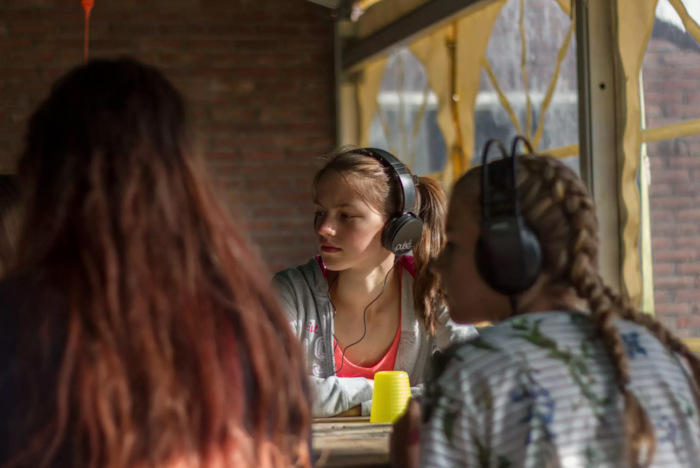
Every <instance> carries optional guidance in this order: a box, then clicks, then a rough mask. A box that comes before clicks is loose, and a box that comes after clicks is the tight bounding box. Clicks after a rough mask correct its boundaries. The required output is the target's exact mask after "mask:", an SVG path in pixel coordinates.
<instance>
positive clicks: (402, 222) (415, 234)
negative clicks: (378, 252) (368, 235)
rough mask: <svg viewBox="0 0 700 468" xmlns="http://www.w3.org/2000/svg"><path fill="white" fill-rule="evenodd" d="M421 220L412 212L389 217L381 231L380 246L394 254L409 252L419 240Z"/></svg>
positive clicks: (421, 229)
mask: <svg viewBox="0 0 700 468" xmlns="http://www.w3.org/2000/svg"><path fill="white" fill-rule="evenodd" d="M422 235H423V221H421V219H420V218H419V217H418V216H416V215H414V214H413V213H404V214H402V215H400V216H394V217H392V218H390V219H389V220H388V221H387V223H386V225H385V226H384V230H383V231H382V246H384V248H385V249H387V250H388V251H390V252H393V253H394V254H396V255H405V254H407V253H409V252H410V251H411V250H413V248H414V247H415V246H417V245H418V243H419V242H420V239H421V236H422Z"/></svg>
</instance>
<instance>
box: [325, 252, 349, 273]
mask: <svg viewBox="0 0 700 468" xmlns="http://www.w3.org/2000/svg"><path fill="white" fill-rule="evenodd" d="M321 259H322V260H323V264H324V265H326V268H327V269H329V270H331V271H341V270H346V269H347V268H348V265H347V263H348V262H347V261H344V260H343V259H342V258H338V256H337V255H333V254H331V255H328V254H324V253H323V252H321Z"/></svg>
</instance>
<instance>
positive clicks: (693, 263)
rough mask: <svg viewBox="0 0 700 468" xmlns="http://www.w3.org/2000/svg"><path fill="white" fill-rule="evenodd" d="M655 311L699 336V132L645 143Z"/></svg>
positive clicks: (681, 331) (681, 330) (677, 328)
mask: <svg viewBox="0 0 700 468" xmlns="http://www.w3.org/2000/svg"><path fill="white" fill-rule="evenodd" d="M647 154H648V157H649V166H650V179H651V183H650V186H649V212H650V218H651V244H652V259H653V269H652V271H653V279H654V305H655V312H656V316H657V317H658V318H659V319H660V320H661V321H663V322H664V324H665V325H666V326H668V327H669V328H670V329H672V330H673V331H675V332H677V333H678V334H679V335H680V336H682V337H700V309H699V308H698V305H700V208H698V203H699V202H700V184H698V183H697V182H696V181H697V179H698V178H699V177H700V135H695V136H692V137H686V138H677V139H674V140H667V141H661V142H657V143H650V144H648V145H647Z"/></svg>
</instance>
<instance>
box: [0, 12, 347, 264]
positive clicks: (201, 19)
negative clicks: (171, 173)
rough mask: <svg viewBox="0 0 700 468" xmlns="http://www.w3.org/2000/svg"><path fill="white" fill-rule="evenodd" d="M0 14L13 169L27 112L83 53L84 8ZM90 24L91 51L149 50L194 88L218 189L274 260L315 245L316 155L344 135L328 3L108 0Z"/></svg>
mask: <svg viewBox="0 0 700 468" xmlns="http://www.w3.org/2000/svg"><path fill="white" fill-rule="evenodd" d="M78 3H79V2H78ZM0 23H1V24H0V38H2V40H0V76H2V79H1V80H0V119H2V122H3V124H2V125H0V156H1V159H0V169H2V170H6V169H7V168H8V167H12V166H13V165H14V160H13V159H12V158H13V156H14V155H16V154H18V153H19V152H20V149H21V144H22V140H21V139H22V135H23V130H24V129H23V126H24V124H25V122H26V118H27V116H28V115H29V113H30V112H31V111H32V110H33V108H34V106H35V105H36V104H37V103H38V102H39V100H40V99H42V98H43V97H44V96H45V95H46V93H47V92H48V89H49V86H50V84H51V83H52V81H53V80H55V79H56V78H58V77H59V76H60V75H61V74H63V73H64V72H65V71H66V70H68V69H69V68H71V67H73V66H75V65H77V64H80V63H81V62H82V52H83V49H82V46H83V42H82V39H83V17H82V12H81V10H80V7H79V5H78V6H77V7H76V4H74V3H71V2H64V1H58V0H5V1H3V2H0ZM91 29H92V31H91V43H90V46H91V54H92V55H93V56H99V55H113V54H118V53H129V54H131V55H134V56H136V57H137V58H140V59H142V60H148V61H150V62H151V63H153V64H154V65H156V66H159V67H162V69H163V70H164V72H165V73H166V74H167V76H168V77H170V78H171V79H172V80H173V81H174V82H175V84H176V86H177V87H178V89H180V90H181V91H182V92H183V93H184V94H185V95H186V98H187V101H188V104H189V107H190V110H191V114H192V119H193V122H194V123H195V124H196V127H197V128H196V130H197V136H198V137H199V141H201V148H200V152H201V153H202V154H204V155H206V158H207V161H208V168H209V170H210V172H211V173H212V175H213V176H214V178H215V184H216V190H217V192H218V193H222V197H223V199H224V200H225V201H226V202H227V203H228V204H229V208H230V211H232V212H235V213H236V214H237V217H238V218H239V219H245V222H246V223H248V226H250V228H251V229H252V230H253V234H251V237H252V238H253V239H254V240H256V241H258V240H259V239H263V238H266V239H267V240H266V241H265V242H264V243H263V244H262V245H263V248H262V251H263V252H264V254H265V256H266V258H268V259H270V260H274V262H275V263H274V265H273V266H278V267H279V266H289V265H293V264H298V263H301V262H302V261H304V260H305V258H306V257H307V256H308V255H311V254H313V253H314V251H315V240H314V235H313V230H312V229H311V222H310V221H309V217H310V212H311V207H310V206H311V201H310V198H311V197H310V183H311V177H312V176H313V173H314V170H315V167H316V166H315V164H314V163H315V157H316V156H317V155H319V154H323V153H324V152H326V151H327V150H328V149H329V148H330V147H332V146H333V145H334V143H335V142H334V138H335V128H334V119H335V114H334V113H335V108H334V106H335V102H334V92H333V87H334V80H333V19H332V18H331V16H330V14H329V11H328V10H327V9H325V8H323V7H319V6H317V5H314V4H312V3H311V2H300V3H297V2H291V1H289V0H265V1H264V2H252V1H250V0H157V1H156V0H153V1H146V2H144V1H139V0H119V1H116V2H108V1H105V2H99V1H98V2H96V5H95V8H94V9H93V13H92V22H91ZM309 96H312V98H309ZM248 177H253V178H252V179H248ZM278 218H279V220H281V222H283V223H284V226H285V232H284V236H281V235H280V233H279V228H278V226H277V222H278ZM266 236H267V237H266Z"/></svg>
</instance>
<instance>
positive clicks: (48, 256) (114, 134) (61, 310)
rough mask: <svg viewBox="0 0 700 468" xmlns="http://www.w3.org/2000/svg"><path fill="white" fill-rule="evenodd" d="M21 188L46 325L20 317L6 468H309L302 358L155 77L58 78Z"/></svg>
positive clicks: (89, 70) (85, 69) (103, 65)
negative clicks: (18, 384) (21, 391)
mask: <svg viewBox="0 0 700 468" xmlns="http://www.w3.org/2000/svg"><path fill="white" fill-rule="evenodd" d="M19 175H20V181H21V185H22V187H23V189H25V191H26V193H25V195H26V207H25V208H26V211H25V216H24V227H23V229H22V235H21V236H20V238H21V242H20V245H19V252H18V265H21V271H22V272H24V273H22V274H23V275H24V276H25V277H29V278H31V285H32V287H31V295H32V297H38V298H42V297H44V298H48V297H51V298H52V299H51V300H50V301H49V300H48V299H45V300H42V299H39V300H38V301H39V302H40V303H42V304H44V305H45V304H47V303H50V304H51V305H52V306H53V307H54V308H55V309H56V310H55V311H54V310H53V309H51V313H49V311H48V310H47V308H45V307H39V308H37V307H25V308H23V312H22V313H23V314H28V315H27V316H26V317H24V318H23V323H25V324H32V325H31V327H32V328H31V330H30V329H28V328H27V327H28V326H25V327H24V329H23V333H22V336H23V337H24V339H23V345H22V347H21V348H20V349H21V350H24V352H26V355H25V356H22V357H21V358H22V359H25V361H24V362H26V363H27V364H25V365H24V369H25V372H24V373H25V377H26V378H28V379H30V383H33V385H34V391H33V392H32V391H28V392H27V394H26V395H23V398H22V399H21V401H20V402H19V403H18V405H19V408H20V411H18V414H20V415H22V417H21V418H20V420H21V424H20V425H19V426H18V428H17V437H16V439H17V440H16V444H15V445H14V447H15V448H16V450H15V452H14V453H13V454H12V458H11V462H10V463H8V466H16V467H32V468H41V467H48V466H55V465H58V464H60V465H61V466H70V467H73V468H83V467H86V468H98V467H99V468H120V467H138V468H141V467H164V466H168V467H175V466H177V467H187V468H190V467H202V468H213V467H216V468H219V467H222V468H223V467H227V468H228V467H234V466H236V467H239V466H241V467H258V466H261V467H273V466H274V467H278V466H309V465H310V462H309V450H308V447H309V444H308V437H309V426H310V417H311V416H310V409H309V402H308V397H307V388H306V377H305V374H306V373H305V368H304V365H303V362H302V356H301V353H300V351H299V349H298V346H297V343H296V340H295V338H294V336H293V335H292V334H291V331H290V329H289V327H288V323H287V321H286V320H285V319H284V317H283V315H282V313H281V312H280V310H279V308H278V305H277V303H276V302H275V300H274V299H273V298H274V297H275V295H274V293H273V292H272V291H271V290H270V287H269V285H268V278H267V275H266V274H265V273H264V271H263V270H262V268H261V267H260V266H259V263H258V259H257V257H256V256H255V255H254V254H252V253H251V250H250V249H249V247H248V246H247V244H246V242H245V241H244V238H243V237H244V236H242V235H241V233H240V232H239V230H238V229H237V228H236V226H235V225H234V224H232V222H231V221H230V220H229V219H228V216H227V213H226V212H225V210H224V209H223V208H222V207H221V206H220V204H219V203H218V202H217V200H216V199H215V197H214V196H213V194H212V192H211V190H210V188H209V184H208V182H207V181H206V178H205V175H204V173H203V171H202V170H201V166H200V162H199V160H197V159H196V158H194V156H193V152H192V150H191V145H190V140H189V137H188V133H187V129H186V115H185V108H184V105H183V101H182V98H181V97H180V95H179V93H178V92H177V91H176V90H175V88H174V87H173V86H172V85H171V84H170V83H169V82H168V81H167V80H166V79H165V78H164V77H163V75H162V74H161V73H160V72H159V71H157V70H156V69H154V68H151V67H149V66H145V65H143V64H141V63H139V62H137V61H134V60H132V59H126V58H123V59H118V60H95V61H92V62H89V63H88V64H86V65H83V66H80V67H78V68H76V69H74V70H73V71H71V72H69V73H68V74H67V75H66V76H65V77H64V78H62V79H61V80H60V81H59V82H58V83H57V84H56V85H55V86H54V88H53V90H52V91H51V93H50V95H49V97H48V98H47V99H46V100H45V101H44V102H43V103H42V104H41V105H40V106H39V108H38V109H37V110H36V112H35V113H34V114H33V115H32V117H31V120H30V122H29V129H28V133H27V137H26V148H25V150H24V153H23V155H22V158H21V161H20V165H19ZM54 299H55V300H54ZM56 304H59V305H60V306H56ZM30 363H31V364H30ZM52 363H53V364H54V365H53V366H52ZM39 385H41V388H37V387H38V386H39ZM31 388H32V387H30V388H29V390H31Z"/></svg>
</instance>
